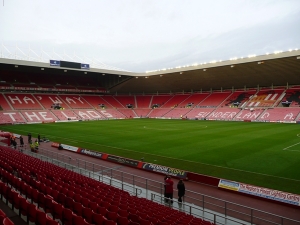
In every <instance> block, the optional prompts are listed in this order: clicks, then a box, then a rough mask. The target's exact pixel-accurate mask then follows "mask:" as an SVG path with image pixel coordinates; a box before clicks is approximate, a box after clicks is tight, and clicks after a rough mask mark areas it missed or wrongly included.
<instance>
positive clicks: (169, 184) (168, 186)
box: [165, 176, 174, 203]
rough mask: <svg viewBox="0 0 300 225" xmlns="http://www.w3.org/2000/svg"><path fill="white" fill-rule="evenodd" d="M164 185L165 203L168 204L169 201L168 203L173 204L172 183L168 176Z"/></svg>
mask: <svg viewBox="0 0 300 225" xmlns="http://www.w3.org/2000/svg"><path fill="white" fill-rule="evenodd" d="M165 185H166V188H165V189H166V191H165V193H166V202H167V203H168V202H169V200H170V203H173V185H174V182H173V181H172V179H171V177H170V176H168V177H167V179H166V180H165Z"/></svg>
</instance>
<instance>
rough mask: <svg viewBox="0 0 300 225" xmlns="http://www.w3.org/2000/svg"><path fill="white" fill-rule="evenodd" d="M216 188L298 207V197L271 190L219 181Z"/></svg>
mask: <svg viewBox="0 0 300 225" xmlns="http://www.w3.org/2000/svg"><path fill="white" fill-rule="evenodd" d="M218 187H220V188H225V189H228V190H232V191H237V192H241V193H245V194H248V195H254V196H258V197H262V198H267V199H272V200H275V201H279V202H284V203H287V204H291V205H297V206H300V195H296V194H292V193H287V192H282V191H277V190H272V189H268V188H263V187H257V186H253V185H249V184H243V183H238V182H234V181H228V180H220V182H219V185H218Z"/></svg>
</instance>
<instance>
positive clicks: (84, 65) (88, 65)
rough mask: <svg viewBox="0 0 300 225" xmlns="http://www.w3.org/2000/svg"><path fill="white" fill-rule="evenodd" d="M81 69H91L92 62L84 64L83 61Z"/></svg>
mask: <svg viewBox="0 0 300 225" xmlns="http://www.w3.org/2000/svg"><path fill="white" fill-rule="evenodd" d="M81 69H83V70H89V69H90V64H83V63H81Z"/></svg>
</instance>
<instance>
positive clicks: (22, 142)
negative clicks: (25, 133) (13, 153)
mask: <svg viewBox="0 0 300 225" xmlns="http://www.w3.org/2000/svg"><path fill="white" fill-rule="evenodd" d="M23 146H24V140H23V137H22V136H20V147H23Z"/></svg>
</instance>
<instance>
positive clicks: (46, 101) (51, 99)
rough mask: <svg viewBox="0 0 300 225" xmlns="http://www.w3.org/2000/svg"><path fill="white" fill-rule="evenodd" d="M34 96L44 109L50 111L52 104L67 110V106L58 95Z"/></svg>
mask: <svg viewBox="0 0 300 225" xmlns="http://www.w3.org/2000/svg"><path fill="white" fill-rule="evenodd" d="M34 96H35V98H36V99H37V100H38V101H39V102H40V103H41V104H42V105H43V107H44V108H45V109H51V108H52V106H53V104H59V105H60V106H61V107H63V108H65V109H69V106H68V105H67V104H66V103H65V102H64V101H63V100H62V99H61V98H60V95H50V94H49V95H48V94H34Z"/></svg>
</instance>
